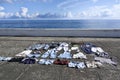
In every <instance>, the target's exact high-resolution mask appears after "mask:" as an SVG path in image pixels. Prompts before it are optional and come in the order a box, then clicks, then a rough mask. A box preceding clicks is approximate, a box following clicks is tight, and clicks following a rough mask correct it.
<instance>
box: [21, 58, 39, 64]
mask: <svg viewBox="0 0 120 80" xmlns="http://www.w3.org/2000/svg"><path fill="white" fill-rule="evenodd" d="M36 61H38V60H37V59H36V58H24V59H23V60H22V63H24V64H35V63H36Z"/></svg>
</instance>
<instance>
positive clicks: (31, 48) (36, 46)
mask: <svg viewBox="0 0 120 80" xmlns="http://www.w3.org/2000/svg"><path fill="white" fill-rule="evenodd" d="M44 46H45V44H35V45H32V46H30V47H28V48H26V49H27V50H40V49H42V48H43V47H44Z"/></svg>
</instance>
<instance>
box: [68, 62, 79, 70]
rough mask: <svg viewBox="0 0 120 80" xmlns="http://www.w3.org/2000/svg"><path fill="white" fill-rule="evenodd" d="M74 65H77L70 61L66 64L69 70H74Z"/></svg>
mask: <svg viewBox="0 0 120 80" xmlns="http://www.w3.org/2000/svg"><path fill="white" fill-rule="evenodd" d="M76 65H77V64H76V63H75V62H71V61H70V62H69V63H68V67H70V68H75V67H76Z"/></svg>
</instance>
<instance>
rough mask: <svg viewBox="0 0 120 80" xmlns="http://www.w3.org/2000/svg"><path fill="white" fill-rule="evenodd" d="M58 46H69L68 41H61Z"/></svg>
mask: <svg viewBox="0 0 120 80" xmlns="http://www.w3.org/2000/svg"><path fill="white" fill-rule="evenodd" d="M60 46H61V47H68V46H69V44H68V43H66V42H62V43H60Z"/></svg>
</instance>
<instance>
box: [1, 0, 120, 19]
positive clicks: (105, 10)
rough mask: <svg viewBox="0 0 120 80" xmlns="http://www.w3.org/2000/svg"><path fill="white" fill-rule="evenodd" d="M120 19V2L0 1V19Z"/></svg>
mask: <svg viewBox="0 0 120 80" xmlns="http://www.w3.org/2000/svg"><path fill="white" fill-rule="evenodd" d="M23 18H25V19H44V18H45V19H46V18H47V19H120V0H0V19H23Z"/></svg>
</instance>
